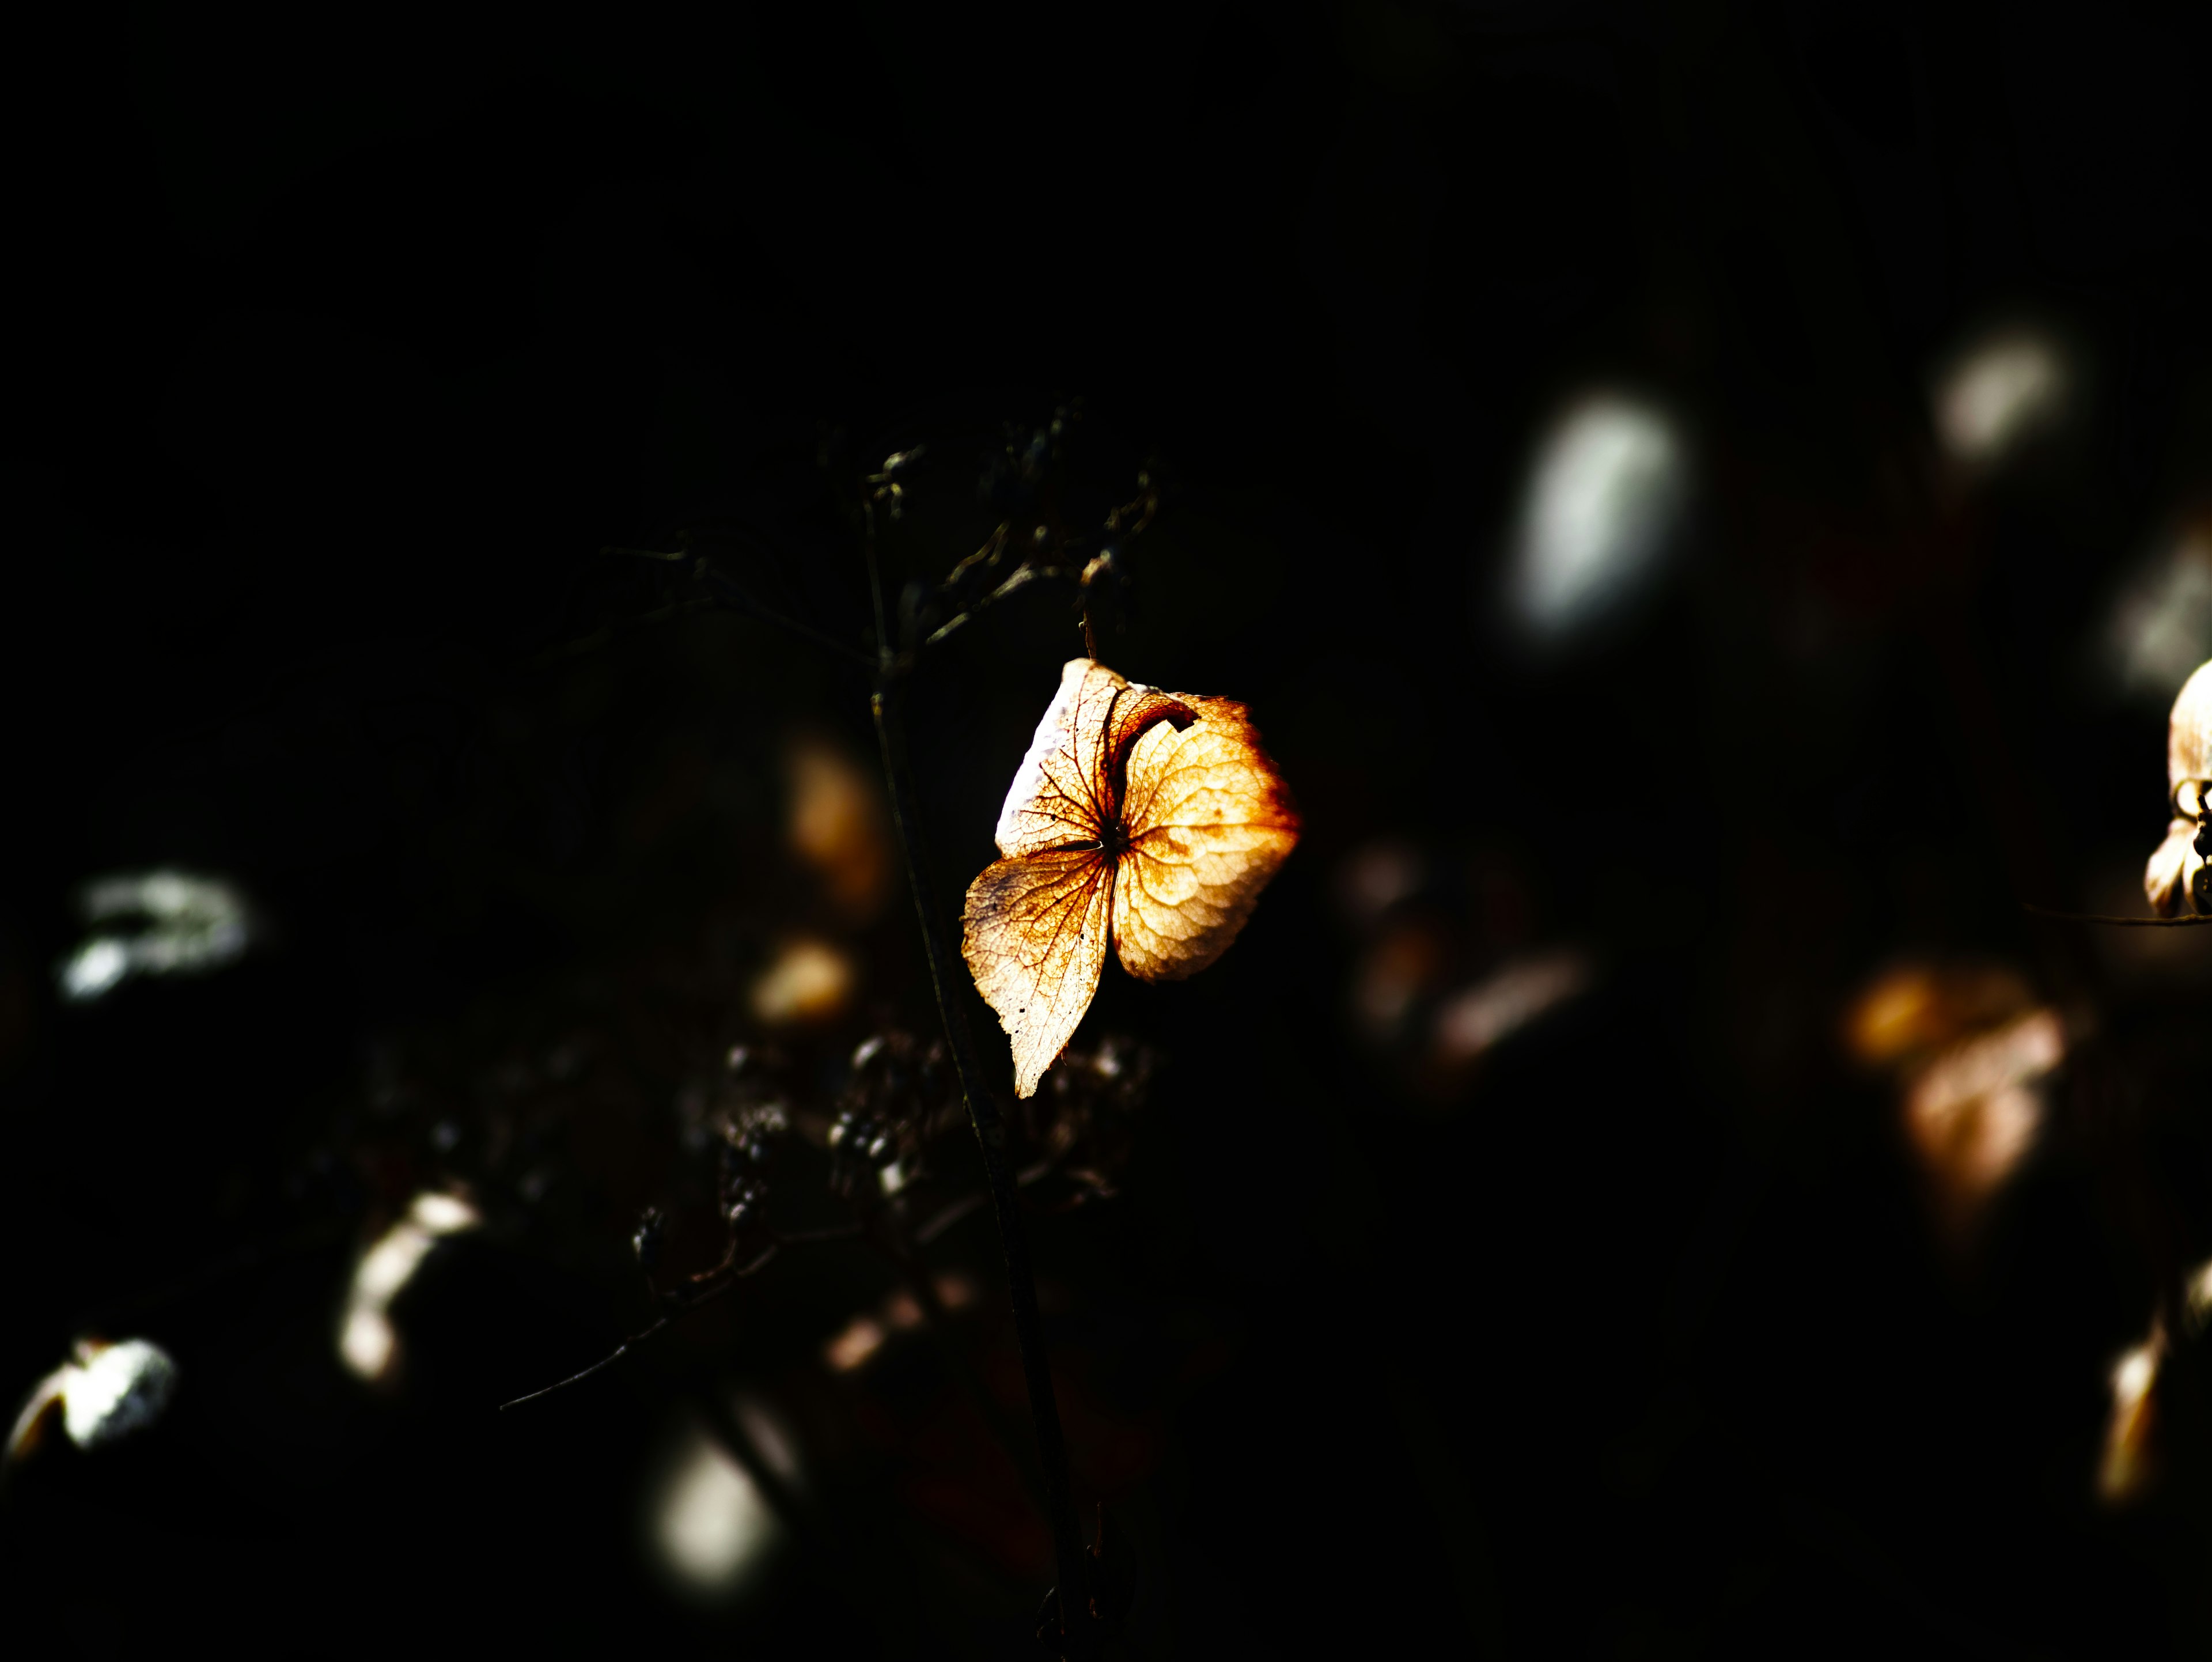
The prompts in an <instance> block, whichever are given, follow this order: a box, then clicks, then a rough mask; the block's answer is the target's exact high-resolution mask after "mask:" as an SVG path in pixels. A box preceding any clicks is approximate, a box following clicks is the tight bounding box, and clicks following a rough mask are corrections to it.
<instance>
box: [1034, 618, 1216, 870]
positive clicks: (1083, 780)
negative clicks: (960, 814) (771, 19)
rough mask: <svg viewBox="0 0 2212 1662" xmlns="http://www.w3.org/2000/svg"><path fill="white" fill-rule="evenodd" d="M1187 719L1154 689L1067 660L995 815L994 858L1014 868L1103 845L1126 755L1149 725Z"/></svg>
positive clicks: (1083, 660)
mask: <svg viewBox="0 0 2212 1662" xmlns="http://www.w3.org/2000/svg"><path fill="white" fill-rule="evenodd" d="M1191 719H1192V717H1191V713H1190V712H1189V711H1188V709H1184V708H1183V707H1182V705H1181V704H1179V703H1176V701H1175V700H1174V699H1172V698H1170V697H1168V696H1167V695H1166V694H1164V693H1163V692H1161V691H1158V689H1157V688H1153V687H1142V686H1139V687H1133V686H1131V685H1129V684H1128V682H1127V681H1125V680H1123V679H1121V677H1120V676H1118V675H1116V674H1115V673H1114V672H1113V671H1112V670H1110V669H1108V668H1107V667H1105V666H1104V665H1103V664H1096V663H1093V662H1092V661H1091V660H1090V659H1088V658H1073V659H1070V660H1069V661H1068V662H1067V665H1066V667H1065V668H1063V669H1062V670H1061V671H1060V691H1059V693H1058V695H1057V696H1056V697H1054V699H1053V701H1052V703H1051V705H1050V707H1049V708H1048V709H1046V711H1045V713H1044V719H1043V720H1042V721H1039V722H1038V723H1037V730H1036V737H1035V738H1034V739H1032V740H1030V750H1029V754H1028V755H1026V756H1024V758H1022V764H1021V766H1020V768H1018V770H1016V771H1015V774H1014V782H1013V783H1012V786H1010V787H1009V788H1007V791H1006V806H1005V807H1003V808H1001V809H1000V811H999V825H998V830H997V831H996V833H995V836H996V840H997V842H998V844H999V852H1000V854H1002V855H1006V858H1007V859H1009V860H1018V859H1020V858H1021V857H1022V856H1023V855H1029V854H1037V853H1041V852H1042V851H1043V850H1045V849H1059V848H1066V847H1067V846H1068V845H1069V844H1070V843H1097V842H1100V841H1102V840H1103V839H1104V838H1105V837H1106V835H1107V828H1108V827H1109V826H1110V825H1113V824H1114V823H1115V820H1116V819H1118V818H1119V815H1120V807H1121V781H1122V778H1123V776H1124V775H1125V773H1126V770H1127V760H1128V755H1129V750H1130V747H1131V746H1133V745H1134V744H1135V743H1136V742H1137V740H1139V738H1140V737H1141V736H1142V735H1143V734H1145V732H1146V730H1147V729H1148V728H1151V727H1152V725H1153V724H1154V723H1156V722H1159V721H1181V722H1182V723H1183V724H1185V725H1188V722H1189V721H1190V720H1191Z"/></svg>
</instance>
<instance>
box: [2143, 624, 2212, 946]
mask: <svg viewBox="0 0 2212 1662" xmlns="http://www.w3.org/2000/svg"><path fill="white" fill-rule="evenodd" d="M2166 783H2167V786H2168V787H2169V788H2171V789H2172V790H2173V791H2174V792H2175V793H2176V794H2178V795H2179V797H2180V798H2181V799H2182V800H2181V806H2183V807H2190V806H2194V807H2196V809H2197V812H2198V813H2212V800H2208V798H2212V662H2208V663H2203V664H2200V665H2198V666H2197V673H2195V674H2193V675H2191V677H2190V678H2189V679H2188V681H2187V683H2186V684H2185V685H2184V686H2183V687H2182V689H2181V696H2180V697H2178V698H2176V699H2175V700H2174V701H2173V719H2172V726H2171V727H2170V728H2168V729H2167V732H2166ZM2191 785H2193V786H2194V789H2193V790H2185V789H2184V787H2185V786H2191ZM2197 831H2198V826H2197V825H2196V824H2194V823H2192V822H2191V821H2190V820H2188V819H2183V818H2182V817H2181V816H2180V815H2179V813H2177V814H2176V815H2175V816H2174V818H2173V819H2172V820H2171V821H2169V822H2168V823H2167V825H2166V840H2165V841H2164V842H2162V843H2160V844H2159V845H2158V851H2157V852H2156V853H2155V854H2154V855H2151V857H2150V863H2149V864H2148V866H2146V867H2145V868H2143V892H2144V894H2145V895H2147V896H2148V898H2149V899H2150V904H2151V908H2152V910H2154V911H2156V912H2157V913H2158V914H2159V916H2161V917H2172V916H2174V915H2175V914H2176V913H2178V912H2183V911H2187V910H2191V909H2192V908H2193V909H2194V910H2197V911H2200V912H2212V880H2207V879H2206V878H2205V875H2204V874H2205V868H2206V861H2205V857H2204V856H2203V855H2202V854H2200V853H2198V852H2197V847H2196V841H2197Z"/></svg>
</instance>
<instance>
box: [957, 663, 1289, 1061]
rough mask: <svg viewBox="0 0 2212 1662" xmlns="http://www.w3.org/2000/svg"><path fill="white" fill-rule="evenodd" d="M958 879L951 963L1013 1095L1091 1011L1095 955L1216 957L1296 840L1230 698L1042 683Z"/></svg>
mask: <svg viewBox="0 0 2212 1662" xmlns="http://www.w3.org/2000/svg"><path fill="white" fill-rule="evenodd" d="M997 838H998V844H999V852H1000V854H1002V855H1005V856H1006V858H1005V859H1003V860H1000V861H996V862H994V864H992V865H990V866H988V867H987V868H984V871H983V874H982V875H981V876H980V877H978V878H977V879H976V880H975V882H974V883H973V884H971V885H969V890H968V903H967V908H966V913H965V918H964V922H965V925H966V928H965V937H964V939H963V942H962V947H961V950H962V953H963V955H964V956H965V957H966V959H967V960H968V967H969V971H970V972H971V973H972V974H973V975H974V976H975V985H976V988H977V989H978V990H979V991H981V993H982V995H983V997H984V1000H985V1001H987V1003H988V1004H989V1005H990V1007H991V1008H993V1009H994V1010H995V1011H997V1012H998V1014H999V1023H1000V1026H1003V1027H1004V1028H1005V1029H1006V1033H1007V1035H1008V1037H1009V1038H1012V1041H1013V1056H1014V1093H1015V1094H1016V1095H1017V1096H1023V1097H1027V1096H1031V1095H1034V1094H1035V1093H1036V1087H1037V1081H1038V1080H1040V1079H1041V1078H1042V1077H1043V1076H1044V1071H1045V1069H1046V1068H1049V1067H1051V1066H1052V1063H1053V1059H1054V1057H1056V1056H1059V1055H1060V1051H1061V1050H1063V1049H1064V1048H1065V1047H1066V1044H1067V1041H1068V1040H1069V1038H1072V1037H1073V1034H1074V1032H1075V1029H1076V1026H1077V1025H1078V1024H1079V1022H1081V1021H1082V1020H1083V1013H1084V1012H1085V1010H1087V1009H1089V1008H1091V996H1092V995H1093V994H1095V993H1096V992H1097V990H1098V977H1099V975H1100V973H1101V972H1102V971H1103V970H1104V968H1105V965H1106V954H1107V953H1108V951H1109V949H1111V950H1114V951H1116V952H1118V953H1119V954H1120V957H1121V967H1122V968H1124V969H1126V970H1127V971H1128V972H1129V973H1130V974H1131V975H1133V976H1135V977H1138V978H1139V979H1140V980H1144V981H1178V980H1181V979H1182V977H1185V976H1188V975H1194V974H1196V973H1197V972H1198V971H1200V970H1202V969H1204V968H1205V967H1206V965H1209V964H1211V963H1212V962H1213V960H1214V959H1217V958H1218V957H1220V956H1221V954H1222V953H1225V952H1226V951H1227V950H1228V949H1229V943H1230V942H1231V941H1234V940H1235V939H1236V938H1237V931H1238V930H1240V929H1242V928H1243V927H1244V920H1245V919H1246V918H1247V917H1249V916H1251V913H1252V908H1253V906H1254V904H1255V903H1256V902H1257V901H1258V900H1259V898H1260V891H1261V889H1262V888H1264V887H1265V886H1267V880H1268V879H1269V878H1271V877H1273V875H1274V874H1275V868H1277V867H1279V866H1280V865H1281V864H1282V863H1283V861H1284V860H1285V858H1286V857H1287V856H1288V855H1289V854H1290V852H1291V848H1292V847H1293V846H1294V845H1295V844H1296V843H1297V840H1298V816H1297V809H1296V808H1295V807H1292V806H1291V796H1290V792H1289V790H1288V789H1287V788H1285V785H1284V783H1283V781H1282V777H1281V776H1280V775H1279V774H1278V773H1277V772H1276V770H1275V764H1273V762H1272V761H1270V760H1269V759H1268V758H1267V752H1265V751H1263V750H1262V749H1261V747H1260V735H1259V734H1258V732H1257V731H1256V730H1255V728H1253V726H1252V723H1251V721H1250V718H1249V716H1248V715H1246V713H1245V710H1244V707H1243V705H1242V704H1237V703H1231V702H1230V701H1229V700H1228V699H1226V698H1206V697H1197V696H1195V695H1194V694H1191V693H1182V692H1177V693H1168V692H1162V691H1159V690H1158V688H1156V687H1147V686H1133V685H1130V684H1129V683H1128V682H1127V681H1125V680H1124V679H1121V677H1120V676H1119V675H1116V674H1115V673H1114V672H1113V671H1112V670H1110V669H1108V668H1106V667H1104V666H1103V665H1102V664H1098V663H1095V662H1093V661H1091V660H1090V659H1088V658H1077V659H1073V660H1071V661H1069V663H1068V664H1067V665H1066V667H1065V668H1064V669H1063V670H1062V671H1061V672H1060V692H1059V695H1058V696H1057V697H1054V699H1053V701H1052V704H1051V707H1050V708H1049V709H1047V710H1046V711H1045V714H1044V719H1043V721H1040V722H1039V723H1038V724H1037V730H1036V738H1035V739H1033V740H1031V741H1030V750H1029V754H1028V755H1027V756H1025V757H1024V758H1022V765H1021V767H1020V769H1019V770H1018V771H1017V772H1016V773H1015V775H1014V782H1013V785H1012V788H1010V789H1009V790H1008V791H1007V793H1006V807H1004V809H1002V810H1001V811H1000V814H999V825H998V831H997Z"/></svg>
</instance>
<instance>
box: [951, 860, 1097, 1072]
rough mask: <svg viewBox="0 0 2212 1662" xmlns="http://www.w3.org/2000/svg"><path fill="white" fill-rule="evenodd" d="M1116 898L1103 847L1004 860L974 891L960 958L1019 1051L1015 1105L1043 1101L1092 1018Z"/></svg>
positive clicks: (978, 881) (971, 888)
mask: <svg viewBox="0 0 2212 1662" xmlns="http://www.w3.org/2000/svg"><path fill="white" fill-rule="evenodd" d="M1113 892H1114V862H1113V861H1110V860H1109V859H1108V858H1107V857H1106V855H1105V854H1104V853H1103V850H1101V849H1098V848H1097V847H1096V846H1093V847H1091V848H1088V849H1050V850H1047V851H1045V852H1042V853H1039V854H1032V855H1029V856H1028V857H1027V858H1025V859H1021V860H1001V861H997V862H995V863H994V864H993V865H990V866H987V867H986V868H984V871H983V874H982V875H981V877H978V878H977V879H976V880H975V882H974V883H973V884H971V885H969V890H968V907H967V916H966V922H967V931H966V937H965V939H964V940H963V942H962V947H961V950H962V953H963V955H964V956H965V957H966V959H968V970H969V974H971V975H973V976H974V977H975V988H976V990H977V991H979V992H981V994H982V995H983V1000H984V1002H986V1003H987V1004H988V1005H989V1006H990V1007H991V1008H993V1009H994V1010H996V1011H997V1012H998V1013H999V1025H1000V1026H1002V1027H1004V1028H1005V1029H1006V1036H1007V1037H1008V1038H1011V1039H1012V1041H1013V1049H1014V1094H1015V1095H1016V1096H1018V1097H1026V1096H1032V1095H1034V1094H1036V1087H1037V1081H1038V1080H1040V1079H1042V1078H1043V1077H1044V1070H1045V1069H1046V1068H1049V1067H1051V1066H1052V1064H1053V1059H1054V1057H1056V1056H1059V1055H1060V1051H1061V1050H1064V1049H1066V1045H1067V1041H1068V1040H1069V1039H1070V1038H1073V1036H1074V1033H1075V1029H1076V1027H1077V1026H1078V1025H1079V1024H1080V1023H1081V1021H1082V1020H1083V1013H1084V1012H1085V1010H1087V1009H1089V1008H1091V995H1092V994H1094V993H1096V992H1097V990H1098V975H1099V971H1102V970H1103V969H1104V968H1105V967H1106V947H1107V939H1108V919H1107V914H1108V909H1109V904H1110V903H1111V899H1112V896H1113Z"/></svg>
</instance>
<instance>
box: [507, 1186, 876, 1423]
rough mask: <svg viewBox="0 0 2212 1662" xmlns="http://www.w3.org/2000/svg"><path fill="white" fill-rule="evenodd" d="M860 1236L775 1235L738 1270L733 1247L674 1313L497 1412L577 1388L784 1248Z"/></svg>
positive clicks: (845, 1231) (841, 1231)
mask: <svg viewBox="0 0 2212 1662" xmlns="http://www.w3.org/2000/svg"><path fill="white" fill-rule="evenodd" d="M858 1239H860V1226H859V1225H857V1224H852V1225H847V1226H844V1227H840V1228H836V1229H812V1230H808V1231H806V1232H805V1233H801V1234H794V1235H779V1236H777V1237H776V1238H775V1239H773V1240H771V1241H770V1242H769V1244H768V1245H766V1246H764V1247H763V1248H762V1249H761V1250H760V1251H758V1252H757V1253H755V1254H754V1255H753V1256H752V1257H750V1259H748V1260H747V1261H746V1262H745V1263H744V1264H743V1265H741V1266H740V1265H737V1264H735V1263H734V1259H735V1257H736V1253H735V1248H734V1243H733V1244H732V1252H731V1254H730V1256H729V1257H725V1258H724V1259H723V1260H722V1262H721V1263H719V1264H716V1265H715V1266H714V1268H713V1269H709V1270H708V1271H706V1272H705V1273H704V1274H703V1275H698V1276H695V1277H694V1278H693V1279H692V1282H691V1283H690V1289H689V1290H687V1291H685V1292H683V1293H680V1294H671V1295H670V1296H671V1298H672V1299H673V1300H674V1302H675V1306H676V1307H675V1308H674V1309H672V1310H670V1311H668V1312H665V1313H664V1314H662V1315H660V1316H659V1317H657V1318H654V1320H653V1323H652V1324H651V1325H649V1326H647V1327H646V1328H644V1329H643V1330H641V1331H639V1332H635V1333H633V1334H631V1335H630V1336H629V1337H628V1338H627V1339H624V1340H623V1342H621V1343H620V1344H618V1345H617V1346H616V1347H615V1348H613V1349H612V1350H611V1351H609V1352H608V1353H607V1354H606V1355H604V1356H602V1357H600V1358H599V1361H596V1362H593V1363H592V1365H591V1366H590V1367H587V1368H585V1369H584V1370H583V1371H582V1372H581V1373H571V1374H570V1375H569V1376H568V1378H567V1379H556V1380H555V1381H554V1382H553V1383H552V1384H551V1385H546V1386H544V1388H543V1389H541V1390H538V1391H532V1392H530V1393H529V1394H528V1395H527V1396H523V1397H516V1398H514V1400H513V1401H512V1402H507V1403H501V1404H500V1405H499V1409H500V1412H501V1413H502V1414H504V1413H506V1412H507V1409H510V1408H520V1407H521V1406H522V1405H523V1403H534V1402H536V1401H537V1400H538V1398H539V1397H550V1396H551V1395H552V1394H553V1393H554V1392H555V1391H565V1390H567V1389H568V1387H569V1386H570V1385H578V1384H580V1383H581V1382H582V1381H584V1380H586V1379H590V1378H591V1377H592V1375H593V1374H594V1373H599V1371H600V1370H601V1369H603V1368H609V1367H613V1366H614V1365H615V1364H616V1363H617V1362H618V1361H621V1360H622V1359H623V1357H625V1356H627V1355H629V1353H630V1352H631V1351H632V1350H634V1349H635V1348H637V1347H638V1346H639V1345H641V1344H643V1343H644V1342H646V1341H647V1339H650V1338H652V1337H653V1336H654V1335H655V1334H657V1333H659V1331H660V1330H662V1329H663V1328H665V1327H668V1326H670V1325H671V1324H674V1323H676V1322H678V1321H680V1320H681V1319H682V1318H684V1317H686V1316H688V1315H690V1313H691V1312H693V1311H695V1310H700V1309H703V1308H704V1307H705V1306H708V1305H710V1304H712V1303H714V1300H717V1299H719V1298H720V1297H721V1296H722V1294H725V1293H726V1292H728V1291H729V1290H730V1289H731V1288H733V1287H735V1286H736V1285H737V1284H738V1282H741V1281H743V1280H744V1278H745V1277H746V1276H748V1275H753V1274H755V1273H756V1272H757V1271H758V1270H760V1269H764V1268H765V1267H766V1266H767V1265H768V1264H769V1263H770V1262H771V1261H772V1260H773V1259H774V1258H775V1257H776V1255H777V1254H778V1253H780V1252H781V1251H783V1250H784V1249H785V1248H786V1247H787V1246H812V1245H819V1244H820V1243H823V1242H825V1241H849V1240H858Z"/></svg>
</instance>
